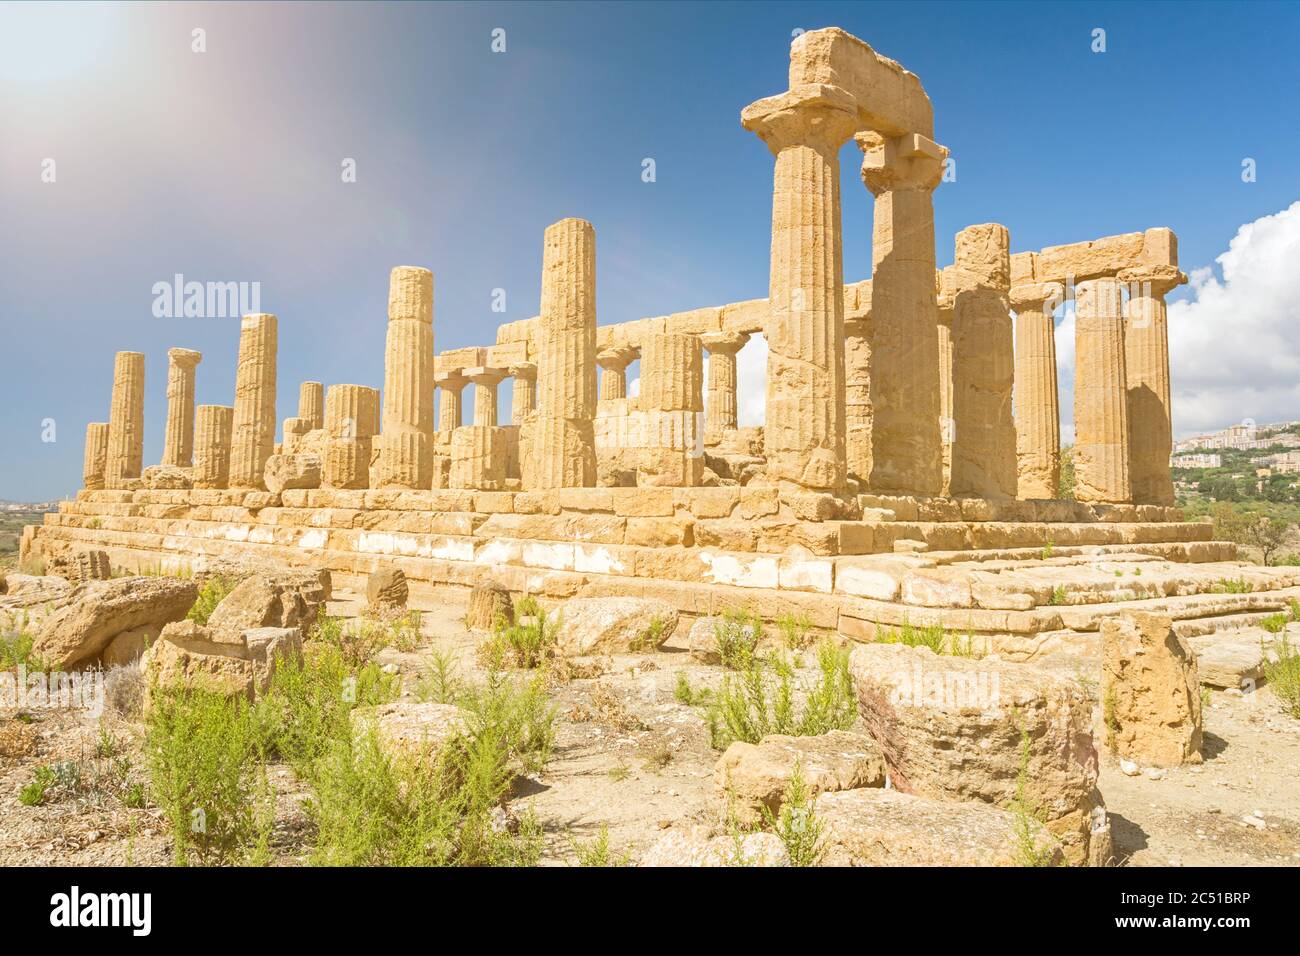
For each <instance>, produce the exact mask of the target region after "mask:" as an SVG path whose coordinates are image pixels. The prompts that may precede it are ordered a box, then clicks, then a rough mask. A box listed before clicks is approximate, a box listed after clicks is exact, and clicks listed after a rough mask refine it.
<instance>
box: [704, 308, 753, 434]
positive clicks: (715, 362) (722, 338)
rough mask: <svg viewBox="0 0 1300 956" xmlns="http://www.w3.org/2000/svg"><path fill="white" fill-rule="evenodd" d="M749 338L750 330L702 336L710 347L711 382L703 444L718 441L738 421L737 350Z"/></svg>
mask: <svg viewBox="0 0 1300 956" xmlns="http://www.w3.org/2000/svg"><path fill="white" fill-rule="evenodd" d="M748 341H749V333H747V332H709V333H706V334H705V335H702V336H700V342H701V344H702V345H703V346H704V347H705V348H706V349H708V350H709V386H708V395H707V396H706V397H705V399H704V444H705V445H716V444H718V442H720V441H722V436H723V434H724V433H725V432H726V431H727V430H728V429H731V428H735V427H736V425H737V422H738V421H739V415H738V413H739V409H738V408H737V403H736V353H737V352H739V351H740V350H741V349H742V348H744V347H745V343H746V342H748Z"/></svg>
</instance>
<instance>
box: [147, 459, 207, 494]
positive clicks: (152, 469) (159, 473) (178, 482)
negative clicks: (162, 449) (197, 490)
mask: <svg viewBox="0 0 1300 956" xmlns="http://www.w3.org/2000/svg"><path fill="white" fill-rule="evenodd" d="M140 480H141V482H142V483H143V484H144V487H146V488H149V489H151V490H154V491H183V490H186V489H189V488H193V487H194V477H193V474H192V473H191V472H190V469H188V468H178V467H176V466H175V465H150V466H149V467H148V468H146V469H145V470H144V471H143V472H142V473H141V475H140Z"/></svg>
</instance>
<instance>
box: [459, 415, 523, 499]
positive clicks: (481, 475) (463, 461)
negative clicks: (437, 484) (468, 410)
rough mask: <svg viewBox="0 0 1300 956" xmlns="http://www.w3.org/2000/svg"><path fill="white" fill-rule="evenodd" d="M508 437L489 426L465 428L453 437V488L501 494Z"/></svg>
mask: <svg viewBox="0 0 1300 956" xmlns="http://www.w3.org/2000/svg"><path fill="white" fill-rule="evenodd" d="M506 444H507V441H506V433H505V431H504V430H503V429H501V428H496V427H493V426H487V425H463V426H461V427H460V428H457V429H456V430H455V431H454V432H452V436H451V474H450V479H449V483H450V486H451V487H452V488H474V489H479V490H483V491H500V490H502V489H503V488H504V487H505V480H506V462H507V458H508V457H509V452H508V450H507V448H506Z"/></svg>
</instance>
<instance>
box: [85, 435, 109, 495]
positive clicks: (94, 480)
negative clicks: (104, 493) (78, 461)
mask: <svg viewBox="0 0 1300 956" xmlns="http://www.w3.org/2000/svg"><path fill="white" fill-rule="evenodd" d="M107 462H108V422H91V423H90V424H89V425H87V426H86V452H85V456H84V457H83V459H82V466H81V487H83V488H85V489H86V490H87V491H98V490H99V489H101V488H103V487H104V466H105V465H106V464H107Z"/></svg>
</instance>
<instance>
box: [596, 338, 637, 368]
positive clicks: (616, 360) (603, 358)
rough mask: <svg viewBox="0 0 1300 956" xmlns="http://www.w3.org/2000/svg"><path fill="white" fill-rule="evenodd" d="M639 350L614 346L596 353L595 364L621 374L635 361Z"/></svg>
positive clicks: (624, 346)
mask: <svg viewBox="0 0 1300 956" xmlns="http://www.w3.org/2000/svg"><path fill="white" fill-rule="evenodd" d="M638 355H640V349H637V348H634V347H633V346H630V345H616V346H614V347H612V348H607V349H601V350H600V351H599V352H597V353H596V364H597V365H599V366H600V367H601V368H603V369H608V370H609V371H611V372H621V371H623V370H624V369H626V368H627V367H628V366H629V365H631V364H632V363H633V362H635V361H636V360H637V356H638Z"/></svg>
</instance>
